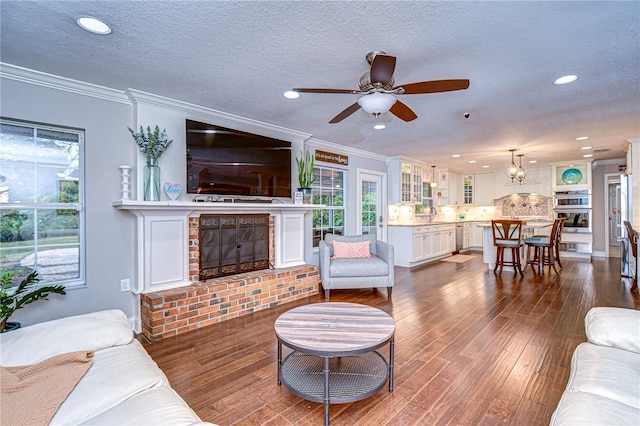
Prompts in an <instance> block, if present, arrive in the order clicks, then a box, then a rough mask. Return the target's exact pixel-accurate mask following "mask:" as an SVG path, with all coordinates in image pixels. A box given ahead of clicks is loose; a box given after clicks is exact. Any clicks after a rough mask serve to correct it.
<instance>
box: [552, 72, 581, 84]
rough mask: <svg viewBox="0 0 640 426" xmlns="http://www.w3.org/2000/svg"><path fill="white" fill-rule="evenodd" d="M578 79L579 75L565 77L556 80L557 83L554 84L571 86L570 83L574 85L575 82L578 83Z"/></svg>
mask: <svg viewBox="0 0 640 426" xmlns="http://www.w3.org/2000/svg"><path fill="white" fill-rule="evenodd" d="M577 79H578V76H577V75H573V74H571V75H564V76H562V77H560V78H558V79H556V81H554V82H553V84H569V83H573V82H574V81H576V80H577Z"/></svg>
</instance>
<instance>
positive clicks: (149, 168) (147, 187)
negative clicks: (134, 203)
mask: <svg viewBox="0 0 640 426" xmlns="http://www.w3.org/2000/svg"><path fill="white" fill-rule="evenodd" d="M144 201H160V167H158V159H157V158H152V157H147V164H146V165H145V166H144Z"/></svg>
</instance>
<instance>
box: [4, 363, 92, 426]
mask: <svg viewBox="0 0 640 426" xmlns="http://www.w3.org/2000/svg"><path fill="white" fill-rule="evenodd" d="M92 361H93V351H80V352H70V353H66V354H61V355H57V356H54V357H51V358H48V359H46V360H44V361H42V362H39V363H38V364H33V365H24V366H18V367H1V370H0V387H1V389H2V395H1V397H0V424H2V425H46V424H49V422H50V421H51V419H52V418H53V416H54V414H55V413H56V411H58V408H59V407H60V405H61V404H62V402H63V401H64V400H65V399H66V398H67V396H68V395H69V393H71V391H72V390H73V388H74V387H75V386H76V384H77V383H78V382H79V381H80V379H81V378H82V376H84V374H85V373H86V372H87V370H89V367H91V362H92Z"/></svg>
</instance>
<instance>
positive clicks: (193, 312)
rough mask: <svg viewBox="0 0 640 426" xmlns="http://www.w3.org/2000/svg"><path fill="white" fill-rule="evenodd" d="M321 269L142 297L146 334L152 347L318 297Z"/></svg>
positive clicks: (242, 277) (266, 273)
mask: <svg viewBox="0 0 640 426" xmlns="http://www.w3.org/2000/svg"><path fill="white" fill-rule="evenodd" d="M318 284H319V279H318V267H317V266H313V265H303V266H294V267H291V268H282V269H277V270H269V269H266V270H262V271H253V272H247V273H245V274H238V275H232V276H229V277H221V278H214V279H212V280H207V281H206V282H196V283H193V284H192V285H190V286H187V287H181V288H176V289H173V290H165V291H160V292H157V293H146V294H141V295H140V296H141V304H142V306H141V308H142V312H141V314H142V315H141V317H142V334H143V335H144V336H145V337H146V338H147V339H149V340H151V341H157V340H161V339H162V338H164V337H167V336H175V335H177V334H180V333H184V332H186V331H189V330H194V329H196V328H200V327H204V326H207V325H210V324H215V323H217V322H221V321H224V320H228V319H231V318H235V317H239V316H242V315H247V314H250V313H252V312H257V311H261V310H263V309H268V308H271V307H273V306H276V305H282V304H285V303H288V302H293V301H295V300H298V299H303V298H305V297H309V296H313V295H316V294H318V293H319V285H318Z"/></svg>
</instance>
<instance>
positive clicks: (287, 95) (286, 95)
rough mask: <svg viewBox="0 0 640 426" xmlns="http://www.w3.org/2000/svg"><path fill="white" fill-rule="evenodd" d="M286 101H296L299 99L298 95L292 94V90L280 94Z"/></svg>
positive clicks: (296, 93)
mask: <svg viewBox="0 0 640 426" xmlns="http://www.w3.org/2000/svg"><path fill="white" fill-rule="evenodd" d="M282 96H284V97H285V98H287V99H298V98H299V97H300V93H298V92H294V91H293V90H287V91H286V92H284V93H283V94H282Z"/></svg>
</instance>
